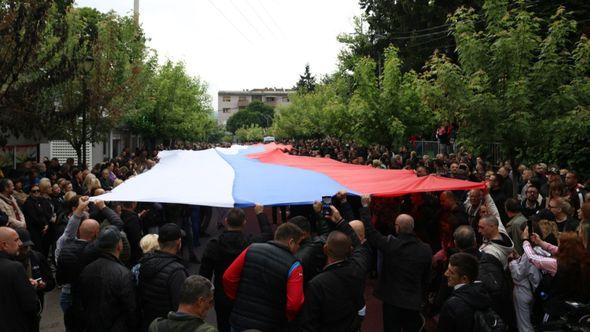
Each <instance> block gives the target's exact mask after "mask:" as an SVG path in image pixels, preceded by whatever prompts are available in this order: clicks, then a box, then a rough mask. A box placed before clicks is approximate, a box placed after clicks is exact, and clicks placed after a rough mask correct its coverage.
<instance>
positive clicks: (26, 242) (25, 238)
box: [15, 228, 35, 246]
mask: <svg viewBox="0 0 590 332" xmlns="http://www.w3.org/2000/svg"><path fill="white" fill-rule="evenodd" d="M15 230H16V233H17V234H18V237H19V238H20V241H21V242H22V243H23V246H34V245H35V243H33V241H31V234H30V233H29V231H27V230H26V229H25V228H17V229H15Z"/></svg>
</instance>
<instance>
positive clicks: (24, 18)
mask: <svg viewBox="0 0 590 332" xmlns="http://www.w3.org/2000/svg"><path fill="white" fill-rule="evenodd" d="M72 2H73V1H72V0H60V1H55V0H17V1H15V0H2V1H0V40H2V42H0V59H2V61H0V145H2V144H3V142H5V139H6V136H7V135H8V134H9V133H12V134H15V135H21V134H22V135H25V136H34V135H36V134H41V132H42V130H41V129H40V128H39V126H38V124H39V123H43V122H49V123H50V122H52V119H53V115H54V107H49V108H39V107H37V102H38V99H39V98H42V97H43V93H45V91H46V89H47V88H49V87H52V86H54V85H55V84H58V83H60V82H62V81H63V80H67V79H69V78H70V77H71V76H72V75H73V72H72V70H71V68H70V66H69V65H68V63H67V59H64V58H63V57H60V56H59V55H58V54H59V51H60V50H61V49H62V48H63V46H64V44H65V42H66V39H67V37H68V24H66V13H67V11H68V10H69V9H70V7H71V5H72Z"/></svg>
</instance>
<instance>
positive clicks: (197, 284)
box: [178, 275, 214, 304]
mask: <svg viewBox="0 0 590 332" xmlns="http://www.w3.org/2000/svg"><path fill="white" fill-rule="evenodd" d="M213 290H214V287H213V284H211V281H209V279H207V278H205V277H203V276H199V275H194V276H190V277H188V278H186V280H184V283H183V284H182V287H181V288H180V298H179V301H178V302H179V303H182V304H193V303H195V302H197V301H198V300H199V299H200V298H207V297H210V296H211V295H212V294H213Z"/></svg>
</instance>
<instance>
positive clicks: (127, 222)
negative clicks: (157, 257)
mask: <svg viewBox="0 0 590 332" xmlns="http://www.w3.org/2000/svg"><path fill="white" fill-rule="evenodd" d="M136 207H137V203H136V202H123V205H122V211H121V219H123V224H124V226H123V229H124V231H125V234H126V235H127V239H128V240H129V246H130V248H131V258H130V259H129V264H128V266H134V265H135V264H137V262H138V261H139V259H140V258H141V254H142V251H141V248H140V247H139V241H141V237H142V233H141V221H140V218H141V216H140V215H139V213H137V212H135V208H136Z"/></svg>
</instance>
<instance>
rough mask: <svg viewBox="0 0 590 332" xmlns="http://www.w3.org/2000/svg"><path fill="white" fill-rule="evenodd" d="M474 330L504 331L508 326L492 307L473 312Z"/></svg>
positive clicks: (483, 331)
mask: <svg viewBox="0 0 590 332" xmlns="http://www.w3.org/2000/svg"><path fill="white" fill-rule="evenodd" d="M473 331H474V332H505V331H508V326H506V324H504V321H503V320H502V318H500V316H499V315H498V314H497V313H496V312H495V311H494V310H493V309H492V308H488V309H485V310H476V311H475V312H474V313H473Z"/></svg>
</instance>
